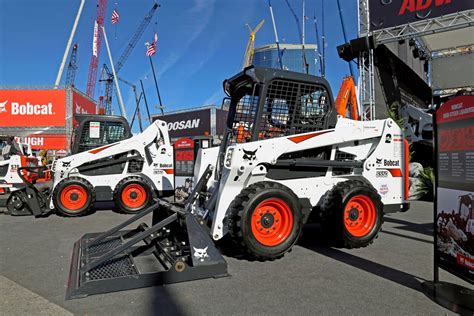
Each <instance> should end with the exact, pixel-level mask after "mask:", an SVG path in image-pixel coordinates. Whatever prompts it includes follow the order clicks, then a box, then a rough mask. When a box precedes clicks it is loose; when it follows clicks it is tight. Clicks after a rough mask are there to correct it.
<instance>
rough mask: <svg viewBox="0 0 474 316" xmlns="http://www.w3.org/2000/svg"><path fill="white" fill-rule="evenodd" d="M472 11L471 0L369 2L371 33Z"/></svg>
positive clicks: (376, 0) (372, 0)
mask: <svg viewBox="0 0 474 316" xmlns="http://www.w3.org/2000/svg"><path fill="white" fill-rule="evenodd" d="M470 9H474V1H472V0H390V1H386V0H385V1H382V0H370V2H369V11H370V21H371V24H370V28H371V30H372V31H375V30H380V29H385V28H389V27H394V26H399V25H403V24H408V23H412V22H417V21H420V20H428V19H433V18H437V17H440V16H443V15H446V14H451V13H456V12H461V11H465V10H470Z"/></svg>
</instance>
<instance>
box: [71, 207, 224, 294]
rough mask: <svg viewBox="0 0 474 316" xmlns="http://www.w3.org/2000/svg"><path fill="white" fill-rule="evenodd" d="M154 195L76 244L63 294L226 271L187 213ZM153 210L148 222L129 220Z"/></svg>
mask: <svg viewBox="0 0 474 316" xmlns="http://www.w3.org/2000/svg"><path fill="white" fill-rule="evenodd" d="M165 204H167V203H166V202H163V201H160V200H156V203H155V204H154V205H153V206H151V207H150V208H148V209H147V210H145V211H143V212H141V213H140V214H137V215H135V216H134V217H132V218H130V219H128V220H127V221H125V222H123V223H122V224H120V225H118V226H116V227H114V228H112V229H110V230H109V231H107V232H104V233H90V234H86V235H84V236H83V237H82V238H81V239H79V240H78V241H77V242H76V243H75V245H74V251H73V255H72V262H71V269H70V274H69V281H68V288H67V293H66V299H73V298H80V297H85V296H87V295H92V294H99V293H108V292H116V291H122V290H129V289H136V288H142V287H148V286H155V285H162V284H170V283H177V282H184V281H190V280H196V279H204V278H217V277H223V276H227V275H228V274H227V263H226V261H225V260H224V258H223V257H222V255H221V254H220V253H219V251H218V250H217V248H216V247H215V246H214V243H213V241H212V239H211V238H210V236H209V234H208V232H207V231H206V230H205V228H204V227H202V226H201V224H200V223H199V222H198V221H197V219H196V218H195V217H194V215H192V214H191V213H188V212H185V211H183V210H182V209H180V208H178V207H171V208H170V207H169V204H167V207H166V208H164V207H163V206H165ZM152 212H153V219H152V223H151V224H150V225H147V224H145V223H142V224H140V225H138V227H137V228H135V229H132V230H123V229H124V228H125V227H127V226H128V225H130V224H132V223H134V222H136V221H137V220H139V219H141V218H143V217H144V216H145V215H147V214H150V213H152Z"/></svg>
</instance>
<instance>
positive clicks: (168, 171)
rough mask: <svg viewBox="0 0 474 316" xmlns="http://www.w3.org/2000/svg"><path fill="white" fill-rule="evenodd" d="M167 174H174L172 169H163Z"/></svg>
mask: <svg viewBox="0 0 474 316" xmlns="http://www.w3.org/2000/svg"><path fill="white" fill-rule="evenodd" d="M163 170H164V171H165V172H166V173H167V174H174V169H163Z"/></svg>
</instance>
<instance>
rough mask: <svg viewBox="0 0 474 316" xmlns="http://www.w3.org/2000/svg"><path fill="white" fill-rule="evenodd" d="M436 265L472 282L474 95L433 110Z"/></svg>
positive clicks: (473, 255) (473, 250)
mask: <svg viewBox="0 0 474 316" xmlns="http://www.w3.org/2000/svg"><path fill="white" fill-rule="evenodd" d="M435 120H436V122H435V123H436V124H435V126H436V128H435V130H436V134H435V135H436V136H435V148H436V201H435V226H436V231H435V266H438V267H441V268H443V269H444V270H447V271H449V272H451V273H453V274H455V275H457V276H459V277H461V278H463V279H465V280H466V281H468V282H470V283H471V284H472V283H474V96H459V97H455V98H453V99H451V100H449V101H448V102H446V103H444V104H443V105H442V106H441V107H440V108H439V109H438V111H437V112H436V117H435Z"/></svg>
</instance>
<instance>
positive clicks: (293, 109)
mask: <svg viewBox="0 0 474 316" xmlns="http://www.w3.org/2000/svg"><path fill="white" fill-rule="evenodd" d="M224 89H225V91H226V93H228V95H229V96H230V107H229V114H228V119H227V129H226V132H225V134H224V138H223V141H222V143H221V145H220V147H219V148H217V147H216V148H211V149H205V150H201V151H200V154H199V155H198V159H197V161H196V168H195V180H197V181H195V182H194V183H196V185H195V187H194V189H193V192H192V193H191V194H190V196H189V197H188V199H187V201H186V203H185V205H184V207H182V206H177V205H173V204H170V203H168V202H166V201H163V200H160V199H158V200H157V201H156V202H155V203H156V204H155V206H153V207H152V208H150V209H149V210H147V211H144V212H152V211H153V212H154V220H153V222H152V226H148V225H146V224H142V225H140V226H138V228H137V232H135V233H133V232H132V233H130V232H129V231H121V229H122V228H124V227H125V226H127V225H129V224H130V223H131V221H132V220H133V221H134V220H138V219H139V217H141V216H142V214H143V213H141V214H138V215H136V217H135V218H134V219H130V221H127V222H125V223H123V224H121V225H119V226H117V227H115V228H113V229H111V230H110V231H109V232H106V233H103V234H102V235H99V234H87V235H85V236H83V237H82V238H81V239H80V240H79V241H78V242H76V245H75V247H74V252H73V259H72V264H71V274H70V281H69V284H70V285H69V288H68V294H67V297H69V298H71V297H79V296H81V295H87V294H94V293H104V292H111V291H118V290H124V289H127V288H131V287H140V286H142V287H143V286H149V285H156V284H160V283H172V282H179V281H184V280H190V279H196V278H203V277H206V274H194V273H193V271H199V269H200V268H201V267H202V266H201V265H203V264H207V267H208V268H209V270H207V272H208V274H207V276H208V277H209V276H211V277H216V276H219V275H222V274H223V269H224V268H225V266H224V265H223V264H222V261H221V259H222V258H221V257H219V256H217V255H216V252H215V251H216V249H215V247H214V245H213V244H212V240H211V238H210V237H212V239H214V240H219V239H221V238H222V237H224V236H225V235H226V234H229V235H230V237H231V239H233V241H235V244H236V245H237V247H238V248H240V249H241V250H242V251H243V252H244V253H245V254H246V255H247V257H248V258H250V259H257V260H262V261H263V260H273V259H276V258H279V257H281V256H283V255H284V254H285V253H286V252H288V251H290V249H291V248H292V247H293V245H294V244H295V243H296V242H297V240H298V238H299V236H300V233H301V229H302V226H303V225H304V224H305V223H306V222H307V221H308V219H309V218H310V215H312V216H311V218H316V219H317V220H319V221H320V222H321V223H322V225H323V227H325V230H326V231H327V233H328V234H330V235H329V236H330V237H331V238H332V239H333V240H334V241H335V242H336V243H337V244H339V245H342V246H347V247H363V246H366V245H368V244H369V243H371V242H372V241H373V239H374V238H375V237H376V235H377V233H378V232H379V231H380V228H381V225H382V219H383V214H384V212H394V211H398V210H403V209H406V208H407V207H408V204H407V203H405V197H406V194H407V188H408V187H407V183H406V177H405V175H406V174H407V167H406V166H407V163H408V161H407V153H408V152H407V149H406V143H404V141H403V138H402V131H401V130H400V128H399V127H398V126H397V125H396V124H395V123H394V122H393V121H392V120H390V119H388V120H383V121H370V122H359V121H351V120H348V119H343V118H339V119H338V118H337V116H336V111H335V109H334V105H333V100H332V95H331V91H330V89H329V86H328V83H327V81H326V80H324V79H322V78H318V77H314V76H309V75H305V74H300V73H293V72H288V71H280V70H275V69H266V68H254V67H249V68H246V69H245V70H244V71H243V72H241V73H239V74H238V75H236V76H234V77H232V78H231V79H229V80H226V81H225V82H224ZM225 101H227V100H225ZM170 223H171V224H170ZM190 223H192V224H190ZM196 223H199V224H200V225H201V227H202V228H201V229H197V228H199V226H196ZM170 225H174V226H170ZM197 235H199V238H197V239H199V240H200V242H199V243H196V240H197V239H196V236H197ZM94 236H100V237H94ZM125 236H127V237H126V238H125ZM186 236H187V237H186ZM141 241H145V243H146V244H148V245H153V244H155V245H156V247H155V248H154V252H153V254H154V255H155V257H156V260H157V262H158V263H161V264H162V265H163V266H164V270H159V269H158V270H153V271H157V272H156V273H164V274H165V275H169V276H170V277H165V276H163V278H155V279H154V281H153V282H152V281H150V280H148V279H147V274H148V275H150V274H149V273H150V270H149V268H146V267H143V265H142V264H140V262H142V261H141V258H142V255H143V254H145V252H143V251H142V252H139V251H138V252H137V251H135V250H134V247H137V246H133V245H138V244H139V242H141ZM100 247H106V248H107V252H106V253H104V252H105V251H104V252H103V253H102V254H99V255H96V254H95V252H96V251H97V250H96V249H97V248H100ZM101 249H102V248H101ZM174 251H177V253H174ZM183 251H184V252H186V253H188V254H189V255H187V256H185V257H183V256H182V255H183ZM120 260H124V262H125V261H126V262H127V264H128V265H130V266H131V267H133V268H130V269H129V270H127V271H126V273H122V274H119V273H115V274H114V275H111V274H109V275H108V276H107V277H103V274H104V273H105V271H116V269H115V266H116V265H117V261H120ZM143 262H144V261H143ZM147 262H148V263H149V262H152V261H147ZM178 262H179V263H180V264H179V265H178V266H177V263H178ZM83 263H89V264H86V265H83ZM196 268H198V270H196ZM158 271H161V272H158ZM183 271H187V274H185V273H183ZM99 272H100V276H98V275H97V274H98V273H99ZM92 275H94V276H92ZM176 277H179V279H176ZM99 278H101V279H100V280H99ZM124 280H133V285H132V284H131V283H130V282H127V283H125V281H124ZM145 280H148V281H150V282H148V283H146V282H147V281H145ZM121 282H123V283H122V284H121Z"/></svg>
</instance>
